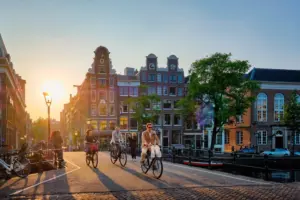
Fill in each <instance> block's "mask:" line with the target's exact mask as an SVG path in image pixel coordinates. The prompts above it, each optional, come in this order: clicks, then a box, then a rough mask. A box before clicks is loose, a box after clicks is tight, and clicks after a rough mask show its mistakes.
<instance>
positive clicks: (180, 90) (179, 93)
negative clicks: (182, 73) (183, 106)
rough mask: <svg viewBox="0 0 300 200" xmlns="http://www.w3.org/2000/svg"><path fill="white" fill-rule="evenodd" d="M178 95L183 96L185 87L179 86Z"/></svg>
mask: <svg viewBox="0 0 300 200" xmlns="http://www.w3.org/2000/svg"><path fill="white" fill-rule="evenodd" d="M178 96H180V97H182V96H183V88H178Z"/></svg>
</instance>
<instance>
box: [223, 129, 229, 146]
mask: <svg viewBox="0 0 300 200" xmlns="http://www.w3.org/2000/svg"><path fill="white" fill-rule="evenodd" d="M224 143H225V144H230V132H225V137H224Z"/></svg>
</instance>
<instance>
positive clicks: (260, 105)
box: [256, 93, 268, 122]
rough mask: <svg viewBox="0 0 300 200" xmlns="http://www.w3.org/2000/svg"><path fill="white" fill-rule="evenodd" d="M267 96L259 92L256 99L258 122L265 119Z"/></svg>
mask: <svg viewBox="0 0 300 200" xmlns="http://www.w3.org/2000/svg"><path fill="white" fill-rule="evenodd" d="M267 110H268V98H267V95H266V94H265V93H259V94H258V95H257V100H256V118H257V121H259V122H266V121H267Z"/></svg>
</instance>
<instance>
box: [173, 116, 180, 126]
mask: <svg viewBox="0 0 300 200" xmlns="http://www.w3.org/2000/svg"><path fill="white" fill-rule="evenodd" d="M174 125H181V115H180V114H175V115H174Z"/></svg>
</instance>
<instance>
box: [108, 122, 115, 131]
mask: <svg viewBox="0 0 300 200" xmlns="http://www.w3.org/2000/svg"><path fill="white" fill-rule="evenodd" d="M115 128H116V122H115V121H109V130H115Z"/></svg>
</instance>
